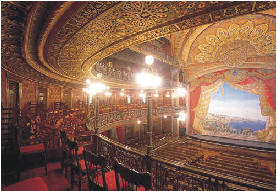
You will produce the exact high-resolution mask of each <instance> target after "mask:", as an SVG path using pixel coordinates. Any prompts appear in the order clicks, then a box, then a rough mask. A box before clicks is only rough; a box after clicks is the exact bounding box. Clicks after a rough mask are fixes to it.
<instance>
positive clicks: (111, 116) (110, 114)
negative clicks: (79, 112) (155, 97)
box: [92, 106, 172, 132]
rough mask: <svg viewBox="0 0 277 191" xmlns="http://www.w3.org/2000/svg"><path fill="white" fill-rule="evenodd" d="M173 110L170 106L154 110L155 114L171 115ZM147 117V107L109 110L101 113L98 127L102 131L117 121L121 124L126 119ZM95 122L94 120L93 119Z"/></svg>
mask: <svg viewBox="0 0 277 191" xmlns="http://www.w3.org/2000/svg"><path fill="white" fill-rule="evenodd" d="M171 112H172V108H170V107H166V106H164V107H157V108H154V109H153V110H152V113H153V116H157V117H158V116H162V115H165V114H167V115H170V114H171ZM146 117H147V108H133V109H127V108H126V109H124V110H117V111H109V110H107V113H102V114H99V120H98V124H97V125H98V127H99V130H100V132H102V131H105V130H107V128H110V127H111V126H113V125H114V124H115V123H116V124H120V122H123V121H126V120H134V119H146ZM92 124H93V121H92Z"/></svg>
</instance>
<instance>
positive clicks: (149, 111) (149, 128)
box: [147, 90, 153, 156]
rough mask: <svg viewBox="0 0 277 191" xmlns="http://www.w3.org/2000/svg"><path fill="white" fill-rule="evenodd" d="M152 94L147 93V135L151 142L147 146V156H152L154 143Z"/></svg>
mask: <svg viewBox="0 0 277 191" xmlns="http://www.w3.org/2000/svg"><path fill="white" fill-rule="evenodd" d="M152 128H153V124H152V93H151V91H150V90H149V91H148V92H147V134H148V137H149V142H148V146H147V155H148V156H150V155H151V154H152V148H153V143H152Z"/></svg>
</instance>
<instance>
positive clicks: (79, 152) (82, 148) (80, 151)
mask: <svg viewBox="0 0 277 191" xmlns="http://www.w3.org/2000/svg"><path fill="white" fill-rule="evenodd" d="M83 151H84V147H82V146H81V147H79V148H78V151H77V155H78V156H80V155H82V154H83Z"/></svg>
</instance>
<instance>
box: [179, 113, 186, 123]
mask: <svg viewBox="0 0 277 191" xmlns="http://www.w3.org/2000/svg"><path fill="white" fill-rule="evenodd" d="M178 120H180V121H185V120H186V113H185V112H184V111H181V112H180V113H179V117H178Z"/></svg>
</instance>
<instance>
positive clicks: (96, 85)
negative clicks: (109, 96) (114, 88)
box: [83, 79, 109, 95]
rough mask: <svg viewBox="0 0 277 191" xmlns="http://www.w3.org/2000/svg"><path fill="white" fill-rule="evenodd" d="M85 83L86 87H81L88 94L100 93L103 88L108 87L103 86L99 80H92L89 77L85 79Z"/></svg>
mask: <svg viewBox="0 0 277 191" xmlns="http://www.w3.org/2000/svg"><path fill="white" fill-rule="evenodd" d="M86 83H87V84H88V87H87V88H83V91H84V92H86V93H87V94H90V95H95V94H97V93H102V92H103V91H104V90H107V89H109V87H107V86H105V85H104V84H103V83H101V82H93V83H91V81H90V80H89V79H87V80H86Z"/></svg>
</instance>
